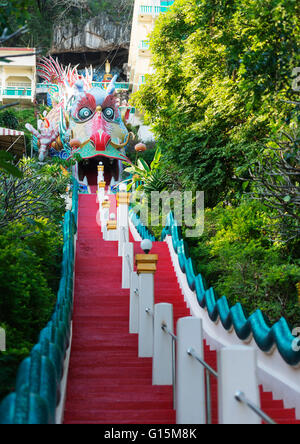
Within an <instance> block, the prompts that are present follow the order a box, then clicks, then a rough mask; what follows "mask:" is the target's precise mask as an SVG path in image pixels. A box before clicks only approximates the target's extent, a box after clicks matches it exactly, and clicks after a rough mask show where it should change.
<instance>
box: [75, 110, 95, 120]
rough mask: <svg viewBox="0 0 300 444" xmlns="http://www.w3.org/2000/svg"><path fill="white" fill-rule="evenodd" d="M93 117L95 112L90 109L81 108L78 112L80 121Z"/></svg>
mask: <svg viewBox="0 0 300 444" xmlns="http://www.w3.org/2000/svg"><path fill="white" fill-rule="evenodd" d="M92 115H93V111H92V110H90V109H89V108H81V110H79V112H78V118H79V119H80V120H87V119H88V118H89V117H91V116H92Z"/></svg>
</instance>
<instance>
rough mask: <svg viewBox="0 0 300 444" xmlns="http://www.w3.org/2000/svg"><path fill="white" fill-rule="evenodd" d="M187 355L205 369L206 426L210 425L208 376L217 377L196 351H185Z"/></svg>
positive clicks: (210, 405)
mask: <svg viewBox="0 0 300 444" xmlns="http://www.w3.org/2000/svg"><path fill="white" fill-rule="evenodd" d="M187 354H188V355H189V356H192V357H193V358H194V359H196V361H197V362H199V363H200V364H201V365H203V367H204V369H205V380H206V422H207V424H209V425H210V424H212V413H211V409H212V403H211V382H210V375H213V376H215V378H217V379H218V377H219V375H218V373H217V372H216V371H215V370H214V369H213V368H212V367H211V366H210V365H209V364H207V362H205V361H204V360H203V359H202V358H201V356H199V355H198V354H197V353H196V351H195V350H194V349H193V348H192V347H190V348H189V349H188V350H187Z"/></svg>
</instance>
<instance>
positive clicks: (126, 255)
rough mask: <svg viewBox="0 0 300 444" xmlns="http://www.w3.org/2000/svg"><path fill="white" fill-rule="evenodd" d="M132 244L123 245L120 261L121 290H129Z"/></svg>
mask: <svg viewBox="0 0 300 444" xmlns="http://www.w3.org/2000/svg"><path fill="white" fill-rule="evenodd" d="M133 254H134V252H133V244H132V243H131V242H126V243H124V244H123V260H122V288H130V278H131V273H132V269H133Z"/></svg>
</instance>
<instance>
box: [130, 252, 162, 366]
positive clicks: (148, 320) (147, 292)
mask: <svg viewBox="0 0 300 444" xmlns="http://www.w3.org/2000/svg"><path fill="white" fill-rule="evenodd" d="M135 259H136V264H137V274H138V276H139V341H138V343H139V357H141V358H143V357H144V358H146V357H152V356H153V334H154V322H153V316H154V276H155V273H156V266H157V261H158V256H157V255H156V254H137V255H136V257H135Z"/></svg>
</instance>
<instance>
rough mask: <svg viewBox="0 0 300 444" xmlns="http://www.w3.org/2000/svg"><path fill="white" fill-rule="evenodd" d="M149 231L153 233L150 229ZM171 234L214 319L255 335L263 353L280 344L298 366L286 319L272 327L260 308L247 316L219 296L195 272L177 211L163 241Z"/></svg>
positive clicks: (242, 333)
mask: <svg viewBox="0 0 300 444" xmlns="http://www.w3.org/2000/svg"><path fill="white" fill-rule="evenodd" d="M131 218H136V223H137V224H138V226H139V230H138V231H139V233H140V234H141V236H142V237H143V235H142V234H143V229H142V223H141V221H140V219H139V218H138V217H137V216H133V215H131ZM144 228H145V227H144ZM145 229H146V228H145ZM146 230H147V229H146ZM146 232H147V233H149V232H148V230H147V231H146ZM168 235H170V236H172V243H173V248H174V250H175V252H176V254H177V256H178V261H179V265H180V268H181V271H182V272H183V273H185V275H186V278H187V282H188V285H189V288H190V289H191V290H192V291H195V293H196V295H197V300H198V303H199V305H200V306H201V307H202V308H203V309H207V313H208V316H209V318H210V320H211V321H212V322H217V321H218V320H220V321H221V323H222V325H223V327H224V328H225V329H226V330H227V331H230V330H231V329H232V328H234V330H235V333H236V335H237V336H238V338H239V339H240V340H242V341H246V340H248V339H250V337H251V336H253V338H254V340H255V342H256V344H257V346H258V347H259V348H260V349H261V350H262V351H263V352H270V351H271V350H272V349H273V347H275V346H276V347H277V349H278V351H279V353H280V355H281V356H282V358H283V359H284V361H285V362H286V363H287V364H289V365H292V366H296V365H298V364H299V363H300V351H296V350H295V349H297V348H298V347H293V344H295V339H296V338H295V336H293V335H292V332H291V329H290V327H289V325H288V323H287V321H286V320H285V319H284V318H281V319H280V320H279V321H278V322H276V323H275V324H274V325H272V326H270V325H269V324H270V323H269V321H268V319H267V318H266V317H265V316H264V314H263V313H262V311H261V310H259V309H258V310H256V311H255V312H254V313H252V314H251V315H250V316H247V314H246V312H245V310H244V308H243V306H242V305H241V304H240V303H237V304H235V305H234V306H232V307H230V305H229V302H228V300H227V298H226V296H223V297H221V298H219V299H218V298H217V297H216V295H215V292H214V289H213V288H207V285H206V283H205V280H204V278H203V277H202V275H201V274H198V275H196V274H195V271H194V265H193V261H192V259H191V258H190V257H189V253H188V251H187V248H186V245H185V242H184V240H183V238H182V234H181V229H180V227H179V226H178V224H177V222H176V220H175V219H174V216H173V213H170V214H169V217H168V221H167V225H166V227H165V228H164V229H163V232H162V236H161V240H162V241H164V240H165V238H166V236H168ZM299 343H300V340H299Z"/></svg>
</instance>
